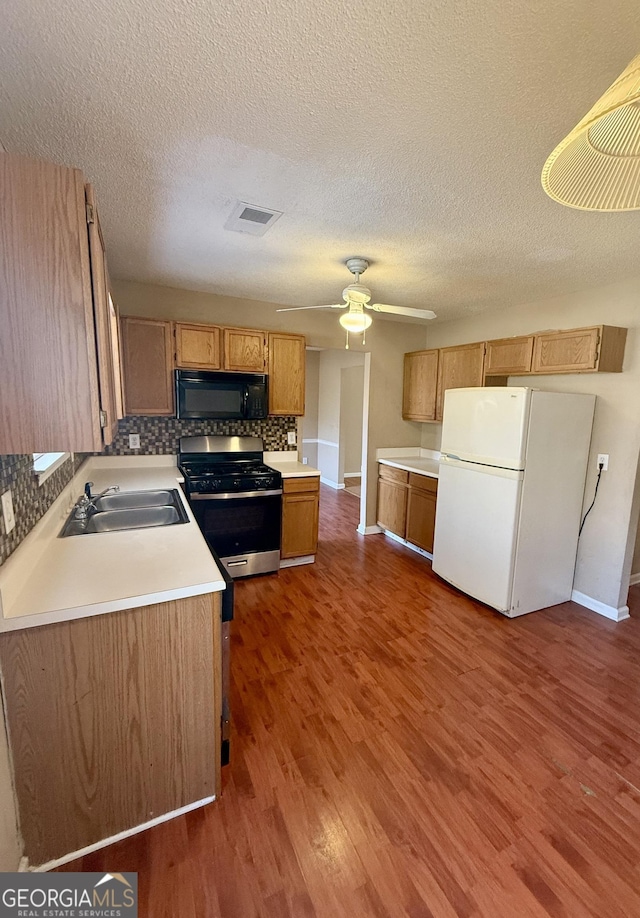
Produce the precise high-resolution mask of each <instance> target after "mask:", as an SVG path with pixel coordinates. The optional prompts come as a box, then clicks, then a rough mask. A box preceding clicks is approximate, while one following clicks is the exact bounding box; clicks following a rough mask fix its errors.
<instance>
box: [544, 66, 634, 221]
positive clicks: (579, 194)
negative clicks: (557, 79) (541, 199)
mask: <svg viewBox="0 0 640 918" xmlns="http://www.w3.org/2000/svg"><path fill="white" fill-rule="evenodd" d="M542 187H543V188H544V190H545V191H546V193H547V194H548V195H549V197H551V198H553V199H554V200H555V201H558V202H559V203H560V204H565V205H566V206H567V207H575V208H577V209H578V210H599V211H624V210H638V209H640V54H639V55H637V56H636V57H634V59H633V60H632V61H631V63H630V64H629V66H628V67H627V68H626V70H624V71H623V73H622V74H621V75H620V76H619V77H618V79H617V80H616V81H615V83H613V84H612V85H611V86H610V87H609V89H607V91H606V92H605V93H604V95H602V96H601V97H600V99H598V101H597V102H596V104H595V105H594V106H593V108H592V109H591V110H590V111H589V112H588V113H587V114H586V115H585V116H584V118H583V119H582V121H580V122H579V123H578V124H577V125H576V127H575V128H574V129H573V130H572V131H571V133H570V134H568V135H567V136H566V137H565V139H564V140H563V141H562V142H561V143H559V144H558V146H557V147H556V148H555V150H554V151H553V153H552V154H551V155H550V156H549V158H548V159H547V161H546V163H545V164H544V168H543V170H542Z"/></svg>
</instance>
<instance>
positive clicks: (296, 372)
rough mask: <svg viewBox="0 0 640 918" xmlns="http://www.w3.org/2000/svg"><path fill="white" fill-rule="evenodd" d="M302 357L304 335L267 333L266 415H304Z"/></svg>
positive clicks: (304, 363)
mask: <svg viewBox="0 0 640 918" xmlns="http://www.w3.org/2000/svg"><path fill="white" fill-rule="evenodd" d="M306 356H307V352H306V342H305V338H304V335H287V334H285V333H284V332H270V333H269V414H274V415H303V414H304V387H305V367H306Z"/></svg>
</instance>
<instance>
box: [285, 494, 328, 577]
mask: <svg viewBox="0 0 640 918" xmlns="http://www.w3.org/2000/svg"><path fill="white" fill-rule="evenodd" d="M319 504H320V478H319V477H317V476H313V477H312V476H309V477H307V478H285V479H284V480H283V482H282V546H281V549H280V557H281V558H282V559H283V560H287V559H288V558H302V557H305V556H307V555H315V553H316V551H317V548H318V511H319Z"/></svg>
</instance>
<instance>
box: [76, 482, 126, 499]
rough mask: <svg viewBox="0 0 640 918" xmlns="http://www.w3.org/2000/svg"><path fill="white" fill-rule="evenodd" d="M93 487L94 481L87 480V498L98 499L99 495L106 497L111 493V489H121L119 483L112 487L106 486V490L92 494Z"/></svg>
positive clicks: (85, 489)
mask: <svg viewBox="0 0 640 918" xmlns="http://www.w3.org/2000/svg"><path fill="white" fill-rule="evenodd" d="M92 487H93V482H92V481H87V482H85V485H84V496H85V497H86V498H87V500H97V499H98V498H99V497H104V496H105V494H108V493H109V491H119V490H120V486H119V485H111V486H110V487H108V488H105V489H104V491H100V493H99V494H92V493H91V488H92Z"/></svg>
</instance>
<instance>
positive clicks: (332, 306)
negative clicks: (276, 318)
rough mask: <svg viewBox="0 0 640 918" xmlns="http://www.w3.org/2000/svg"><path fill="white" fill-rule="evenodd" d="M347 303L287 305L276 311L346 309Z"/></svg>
mask: <svg viewBox="0 0 640 918" xmlns="http://www.w3.org/2000/svg"><path fill="white" fill-rule="evenodd" d="M346 307H347V304H346V303H328V304H327V305H326V306H287V307H286V308H284V309H276V312H297V311H299V310H300V309H346Z"/></svg>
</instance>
